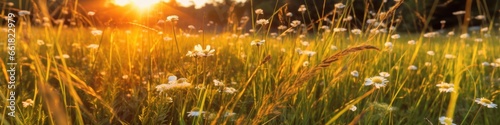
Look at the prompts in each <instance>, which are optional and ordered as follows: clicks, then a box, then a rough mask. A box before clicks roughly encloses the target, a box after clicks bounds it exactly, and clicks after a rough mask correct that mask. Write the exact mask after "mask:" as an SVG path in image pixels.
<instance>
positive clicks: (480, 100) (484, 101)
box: [474, 97, 497, 108]
mask: <svg viewBox="0 0 500 125" xmlns="http://www.w3.org/2000/svg"><path fill="white" fill-rule="evenodd" d="M474 101H475V102H476V103H477V104H480V105H483V106H486V107H488V108H497V104H494V103H493V102H492V101H491V100H489V99H486V98H484V97H482V98H476V100H474Z"/></svg>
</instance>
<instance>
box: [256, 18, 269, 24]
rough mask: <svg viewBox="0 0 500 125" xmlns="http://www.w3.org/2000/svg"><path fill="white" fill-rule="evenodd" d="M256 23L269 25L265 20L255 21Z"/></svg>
mask: <svg viewBox="0 0 500 125" xmlns="http://www.w3.org/2000/svg"><path fill="white" fill-rule="evenodd" d="M256 23H257V24H258V25H267V24H269V20H267V19H259V20H257V22H256Z"/></svg>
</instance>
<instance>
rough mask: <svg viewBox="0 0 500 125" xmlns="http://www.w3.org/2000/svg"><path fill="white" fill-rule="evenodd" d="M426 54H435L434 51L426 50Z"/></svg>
mask: <svg viewBox="0 0 500 125" xmlns="http://www.w3.org/2000/svg"><path fill="white" fill-rule="evenodd" d="M427 55H429V56H434V55H436V53H434V51H427Z"/></svg>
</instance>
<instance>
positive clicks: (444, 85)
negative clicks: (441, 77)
mask: <svg viewBox="0 0 500 125" xmlns="http://www.w3.org/2000/svg"><path fill="white" fill-rule="evenodd" d="M441 88H445V89H447V88H451V85H449V84H443V85H441Z"/></svg>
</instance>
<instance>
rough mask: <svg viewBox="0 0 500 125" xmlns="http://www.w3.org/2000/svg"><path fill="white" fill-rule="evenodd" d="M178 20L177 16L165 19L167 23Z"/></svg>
mask: <svg viewBox="0 0 500 125" xmlns="http://www.w3.org/2000/svg"><path fill="white" fill-rule="evenodd" d="M178 20H179V16H177V15H170V16H168V17H167V21H168V22H172V21H178Z"/></svg>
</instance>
